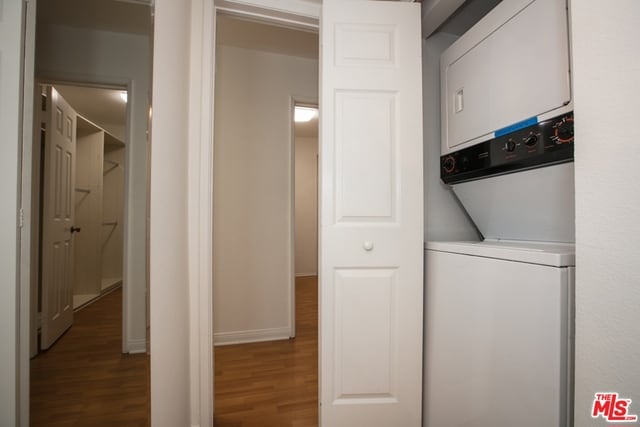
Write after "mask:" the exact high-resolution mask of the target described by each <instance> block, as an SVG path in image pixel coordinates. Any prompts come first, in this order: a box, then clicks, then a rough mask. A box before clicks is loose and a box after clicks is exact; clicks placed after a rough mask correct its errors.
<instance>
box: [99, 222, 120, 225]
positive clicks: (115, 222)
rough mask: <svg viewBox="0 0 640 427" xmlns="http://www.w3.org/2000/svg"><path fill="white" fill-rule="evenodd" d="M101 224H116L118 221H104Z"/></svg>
mask: <svg viewBox="0 0 640 427" xmlns="http://www.w3.org/2000/svg"><path fill="white" fill-rule="evenodd" d="M102 225H118V221H105V222H103V223H102Z"/></svg>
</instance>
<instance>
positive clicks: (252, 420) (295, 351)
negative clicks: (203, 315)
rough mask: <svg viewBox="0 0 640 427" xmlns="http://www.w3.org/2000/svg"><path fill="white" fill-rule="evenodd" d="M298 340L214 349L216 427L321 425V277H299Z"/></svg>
mask: <svg viewBox="0 0 640 427" xmlns="http://www.w3.org/2000/svg"><path fill="white" fill-rule="evenodd" d="M296 333H297V336H296V338H295V339H293V340H284V341H271V342H263V343H252V344H239V345H229V346H220V347H216V349H215V372H216V378H215V409H216V411H215V414H216V415H215V422H214V425H215V427H315V426H317V425H318V279H317V277H315V276H313V277H298V278H296Z"/></svg>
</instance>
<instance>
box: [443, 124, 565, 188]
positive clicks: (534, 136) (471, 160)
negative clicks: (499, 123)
mask: <svg viewBox="0 0 640 427" xmlns="http://www.w3.org/2000/svg"><path fill="white" fill-rule="evenodd" d="M573 142H574V141H573V113H566V114H562V115H560V116H558V117H554V118H553V119H549V120H545V121H542V122H537V119H536V118H532V119H529V120H526V121H524V122H521V123H519V124H516V125H514V126H510V127H509V128H506V129H503V130H501V131H498V132H496V136H495V138H493V139H491V140H489V141H485V142H482V143H480V144H476V145H473V146H471V147H468V148H465V149H462V150H459V151H455V152H453V153H450V154H447V155H444V156H442V157H441V158H440V176H441V178H442V181H443V182H444V183H446V184H456V183H459V182H464V181H471V180H475V179H480V178H484V177H488V176H494V175H502V174H507V173H513V172H517V171H521V170H526V169H533V168H538V167H542V166H549V165H552V164H558V163H565V162H570V161H573Z"/></svg>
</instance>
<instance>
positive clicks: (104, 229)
mask: <svg viewBox="0 0 640 427" xmlns="http://www.w3.org/2000/svg"><path fill="white" fill-rule="evenodd" d="M76 141H77V142H76V159H77V161H76V179H75V191H76V197H75V218H76V219H75V222H76V224H77V225H78V227H80V228H81V230H82V232H81V233H78V234H77V236H76V240H75V242H74V243H75V247H74V258H75V259H74V268H73V269H74V274H73V307H74V309H77V308H79V307H81V306H82V305H84V304H86V303H88V302H90V301H92V300H93V299H95V298H97V297H99V296H100V295H101V294H102V293H104V292H108V291H109V290H111V289H113V288H114V287H116V286H119V285H121V284H122V236H123V233H122V224H123V188H124V143H123V142H122V141H121V140H119V139H118V138H116V137H115V136H113V135H112V134H110V133H109V132H107V131H106V130H104V129H102V128H100V127H99V126H97V125H96V124H94V123H92V122H90V121H89V120H87V119H85V118H84V117H82V116H81V115H78V120H77V128H76Z"/></svg>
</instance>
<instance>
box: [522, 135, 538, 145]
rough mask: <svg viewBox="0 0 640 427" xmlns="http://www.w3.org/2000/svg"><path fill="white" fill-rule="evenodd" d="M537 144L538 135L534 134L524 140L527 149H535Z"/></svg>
mask: <svg viewBox="0 0 640 427" xmlns="http://www.w3.org/2000/svg"><path fill="white" fill-rule="evenodd" d="M537 143H538V137H537V135H534V134H531V135H529V136H528V137H526V138H525V139H524V145H526V146H527V147H533V146H534V145H536V144H537Z"/></svg>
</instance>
